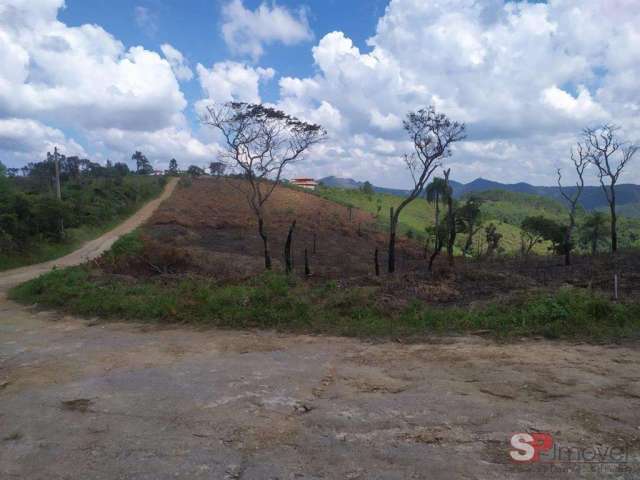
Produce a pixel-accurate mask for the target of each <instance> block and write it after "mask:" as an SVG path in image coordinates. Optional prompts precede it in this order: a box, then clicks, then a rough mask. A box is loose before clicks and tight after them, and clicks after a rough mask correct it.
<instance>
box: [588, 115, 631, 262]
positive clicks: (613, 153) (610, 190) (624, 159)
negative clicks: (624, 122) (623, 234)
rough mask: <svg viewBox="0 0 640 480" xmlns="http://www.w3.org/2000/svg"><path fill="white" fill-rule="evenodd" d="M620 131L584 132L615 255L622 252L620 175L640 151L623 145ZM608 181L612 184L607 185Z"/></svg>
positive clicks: (612, 128)
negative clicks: (618, 211) (604, 201)
mask: <svg viewBox="0 0 640 480" xmlns="http://www.w3.org/2000/svg"><path fill="white" fill-rule="evenodd" d="M619 129H620V127H618V126H616V125H603V126H601V127H599V128H596V129H592V128H587V129H585V130H584V131H583V137H584V142H585V145H586V147H587V148H588V149H589V161H590V162H591V163H593V164H594V165H595V166H596V168H597V169H598V178H599V179H600V185H601V186H602V190H603V191H604V194H605V197H606V198H607V203H608V204H609V211H610V213H611V252H612V253H615V252H617V251H618V231H617V227H616V225H617V221H618V218H617V215H616V184H617V183H618V179H619V178H620V174H621V173H622V171H623V170H624V167H626V166H627V164H628V163H629V161H631V159H632V158H633V156H634V155H635V154H636V152H637V151H638V146H637V145H631V144H628V143H625V142H621V141H619V140H618V139H617V138H616V135H617V131H618V130H619ZM605 179H608V184H607V183H605Z"/></svg>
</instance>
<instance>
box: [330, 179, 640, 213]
mask: <svg viewBox="0 0 640 480" xmlns="http://www.w3.org/2000/svg"><path fill="white" fill-rule="evenodd" d="M320 181H321V182H322V183H323V184H324V185H326V186H327V187H336V188H346V189H353V188H360V187H361V186H362V185H363V184H364V182H358V181H356V180H353V179H351V178H339V177H325V178H322V179H320ZM451 185H452V187H453V195H454V196H455V197H456V198H459V197H462V196H464V195H466V194H469V193H478V192H486V191H490V190H503V191H507V192H515V193H526V194H528V195H540V196H543V197H547V198H552V199H554V200H560V201H564V200H563V198H562V196H561V195H560V192H559V191H558V187H536V186H534V185H530V184H528V183H524V182H520V183H500V182H495V181H493V180H487V179H484V178H476V179H475V180H473V181H472V182H469V183H459V182H456V181H452V182H451ZM575 188H576V187H567V192H568V193H570V194H571V193H573V192H574V191H575ZM373 189H374V190H375V191H376V192H380V193H388V194H391V195H400V196H405V195H407V193H408V191H407V190H402V189H395V188H384V187H378V186H374V187H373ZM616 195H617V203H618V206H619V207H620V212H621V213H622V214H624V215H627V216H632V217H636V218H640V185H633V184H630V183H627V184H620V185H618V186H617V190H616ZM580 204H581V205H582V206H583V207H584V208H585V209H586V210H602V209H606V208H607V207H608V204H607V200H606V197H605V195H604V192H603V191H602V188H600V187H599V186H588V187H585V189H584V191H583V192H582V197H581V198H580Z"/></svg>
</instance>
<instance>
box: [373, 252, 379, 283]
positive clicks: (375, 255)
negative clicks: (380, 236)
mask: <svg viewBox="0 0 640 480" xmlns="http://www.w3.org/2000/svg"><path fill="white" fill-rule="evenodd" d="M373 263H374V265H375V270H376V277H379V276H380V263H379V262H378V247H376V251H375V252H373Z"/></svg>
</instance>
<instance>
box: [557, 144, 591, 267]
mask: <svg viewBox="0 0 640 480" xmlns="http://www.w3.org/2000/svg"><path fill="white" fill-rule="evenodd" d="M571 161H572V162H573V166H574V168H575V170H576V174H577V175H578V180H577V181H576V189H575V192H574V193H573V194H571V193H570V192H569V191H568V190H565V189H564V188H563V187H562V172H561V170H560V169H558V170H557V172H558V188H559V189H560V195H562V196H563V197H564V199H565V200H566V201H567V203H568V204H569V224H568V225H567V226H566V229H565V233H564V241H563V245H562V249H563V250H564V264H565V265H571V249H572V248H573V230H574V229H575V227H576V209H577V207H578V200H580V195H582V191H583V190H584V171H585V169H586V168H587V165H589V154H588V150H587V149H585V147H584V146H583V145H582V144H581V143H580V142H578V145H577V146H576V150H575V151H574V150H573V149H571Z"/></svg>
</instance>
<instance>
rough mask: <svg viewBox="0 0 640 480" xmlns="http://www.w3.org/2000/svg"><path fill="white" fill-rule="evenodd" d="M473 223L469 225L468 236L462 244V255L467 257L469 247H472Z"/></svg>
mask: <svg viewBox="0 0 640 480" xmlns="http://www.w3.org/2000/svg"><path fill="white" fill-rule="evenodd" d="M473 233H474V232H473V223H469V236H468V237H467V241H466V243H465V244H464V254H465V255H467V253H469V250H471V247H473Z"/></svg>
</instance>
